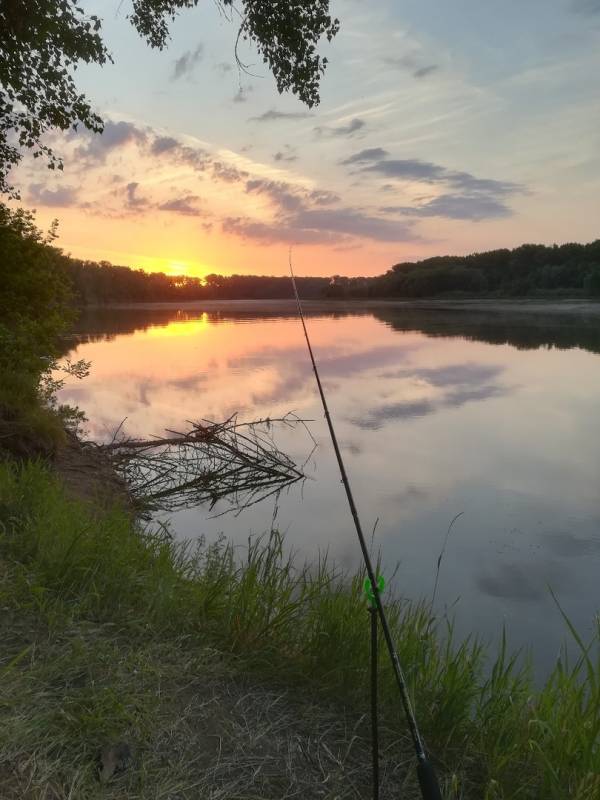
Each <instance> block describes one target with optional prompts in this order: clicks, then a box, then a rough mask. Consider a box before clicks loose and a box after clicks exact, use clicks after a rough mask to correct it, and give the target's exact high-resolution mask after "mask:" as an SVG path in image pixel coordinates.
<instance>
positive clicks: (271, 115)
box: [249, 109, 312, 122]
mask: <svg viewBox="0 0 600 800" xmlns="http://www.w3.org/2000/svg"><path fill="white" fill-rule="evenodd" d="M307 117H312V114H309V113H308V111H292V112H285V111H275V109H270V110H269V111H265V112H264V114H259V116H258V117H250V118H249V122H276V121H277V120H281V119H306V118H307Z"/></svg>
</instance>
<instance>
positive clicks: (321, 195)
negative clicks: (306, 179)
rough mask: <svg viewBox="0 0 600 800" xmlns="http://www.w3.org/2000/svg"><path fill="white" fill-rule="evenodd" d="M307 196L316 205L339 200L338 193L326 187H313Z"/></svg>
mask: <svg viewBox="0 0 600 800" xmlns="http://www.w3.org/2000/svg"><path fill="white" fill-rule="evenodd" d="M308 197H309V199H310V200H312V202H313V203H316V204H317V205H318V206H328V205H331V203H337V202H338V201H339V200H341V197H340V196H339V194H336V193H335V192H329V191H327V190H326V189H313V191H312V192H310V194H309V195H308Z"/></svg>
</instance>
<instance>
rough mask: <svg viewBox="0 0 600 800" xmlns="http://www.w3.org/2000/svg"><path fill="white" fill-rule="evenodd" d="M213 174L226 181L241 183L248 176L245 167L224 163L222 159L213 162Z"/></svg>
mask: <svg viewBox="0 0 600 800" xmlns="http://www.w3.org/2000/svg"><path fill="white" fill-rule="evenodd" d="M212 166H213V175H214V177H215V178H218V180H220V181H223V182H224V183H240V182H241V181H243V180H244V179H245V178H247V177H248V173H247V172H246V171H245V170H243V169H238V168H237V167H234V166H232V165H231V164H223V162H222V161H215V162H214V163H213V165H212Z"/></svg>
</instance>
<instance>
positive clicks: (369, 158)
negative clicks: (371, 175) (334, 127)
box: [340, 147, 389, 164]
mask: <svg viewBox="0 0 600 800" xmlns="http://www.w3.org/2000/svg"><path fill="white" fill-rule="evenodd" d="M387 156H389V153H388V151H387V150H384V149H383V147H369V148H367V149H366V150H361V151H360V152H359V153H355V154H354V155H353V156H350V157H349V158H345V159H344V160H343V161H340V164H370V163H372V162H373V161H381V160H383V159H384V158H387Z"/></svg>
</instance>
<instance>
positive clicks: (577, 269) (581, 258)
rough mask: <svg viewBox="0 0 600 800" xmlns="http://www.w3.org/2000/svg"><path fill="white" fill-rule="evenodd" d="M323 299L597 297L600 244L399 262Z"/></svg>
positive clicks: (339, 282) (340, 282)
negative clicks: (459, 296) (461, 296)
mask: <svg viewBox="0 0 600 800" xmlns="http://www.w3.org/2000/svg"><path fill="white" fill-rule="evenodd" d="M327 294H328V296H329V297H338V298H344V297H406V298H420V297H435V296H441V295H442V296H443V295H464V296H473V297H482V296H492V297H523V296H536V295H544V296H551V295H567V294H568V295H570V296H572V297H577V296H582V297H583V296H600V239H598V240H596V241H595V242H591V243H590V244H563V245H552V246H550V247H548V246H546V245H541V244H524V245H521V246H520V247H517V248H515V249H514V250H490V251H488V252H484V253H473V254H472V255H468V256H439V257H436V258H427V259H425V260H424V261H417V262H403V263H400V264H396V265H394V266H393V267H392V268H391V269H390V270H388V271H387V272H386V273H385V274H384V275H381V276H378V277H375V278H343V277H339V276H336V277H334V278H333V279H332V282H331V285H330V286H329V287H328V290H327Z"/></svg>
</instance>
